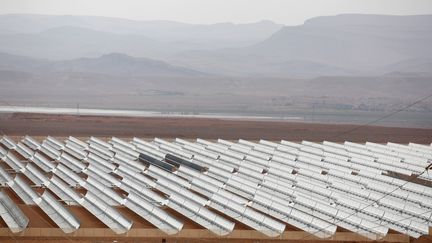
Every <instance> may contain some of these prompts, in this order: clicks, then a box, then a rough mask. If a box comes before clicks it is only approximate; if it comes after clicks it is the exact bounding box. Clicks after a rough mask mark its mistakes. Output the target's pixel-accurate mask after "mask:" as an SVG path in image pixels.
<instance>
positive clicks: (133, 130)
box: [0, 113, 432, 143]
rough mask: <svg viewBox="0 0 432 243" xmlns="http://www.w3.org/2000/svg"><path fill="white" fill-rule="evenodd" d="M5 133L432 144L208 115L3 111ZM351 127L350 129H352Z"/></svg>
mask: <svg viewBox="0 0 432 243" xmlns="http://www.w3.org/2000/svg"><path fill="white" fill-rule="evenodd" d="M0 130H1V131H0V132H2V133H4V134H8V135H17V136H22V135H26V134H27V135H32V136H46V135H52V136H68V135H73V136H83V137H86V136H103V137H110V136H120V137H132V136H137V137H162V138H175V137H179V138H197V137H199V138H207V139H215V138H223V139H238V138H243V139H250V140H256V139H261V138H262V139H268V140H280V139H285V140H291V141H301V140H309V141H322V140H329V141H345V140H349V141H354V142H364V141H374V142H387V141H392V142H398V143H407V142H416V143H431V142H432V129H419V128H396V127H379V126H365V127H360V128H359V126H357V125H333V124H311V123H294V122H278V121H244V120H223V119H206V118H148V117H146V118H138V117H107V116H104V117H101V116H73V115H46V114H23V113H21V114H0ZM348 131H349V132H348Z"/></svg>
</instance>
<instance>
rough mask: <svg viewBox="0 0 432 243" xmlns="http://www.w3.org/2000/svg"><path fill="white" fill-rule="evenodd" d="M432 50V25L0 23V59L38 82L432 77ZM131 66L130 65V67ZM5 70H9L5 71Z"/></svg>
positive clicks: (71, 19) (391, 19)
mask: <svg viewBox="0 0 432 243" xmlns="http://www.w3.org/2000/svg"><path fill="white" fill-rule="evenodd" d="M430 43H432V15H415V16H388V15H361V14H343V15H337V16H324V17H316V18H312V19H309V20H307V21H305V23H304V24H302V25H298V26H282V25H280V24H276V23H273V22H271V21H260V22H257V23H251V24H232V23H220V24H212V25H196V24H185V23H178V22H172V21H135V20H127V19H118V18H107V17H92V16H52V15H30V14H11V15H0V52H2V53H7V54H10V55H18V56H21V58H22V59H24V57H29V58H32V59H33V61H34V59H37V61H36V62H37V63H39V62H41V60H44V61H45V62H47V63H49V64H45V65H38V68H37V70H36V69H34V70H36V71H39V72H40V71H44V72H56V71H65V70H67V71H76V72H78V71H79V72H102V73H108V74H115V75H125V74H131V72H134V73H135V75H139V76H151V75H164V74H163V71H162V70H166V72H167V73H166V75H167V76H171V75H173V74H174V75H177V74H179V73H181V75H190V74H191V75H196V74H200V75H202V74H204V73H205V74H212V75H219V76H232V77H276V78H312V77H319V76H368V75H369V76H370V75H372V76H373V75H383V74H386V73H418V74H421V75H424V74H426V75H429V74H430V73H432V71H431V70H432V48H430ZM112 53H114V54H112ZM0 58H2V57H0ZM6 59H7V58H6ZM15 59H16V57H15ZM8 60H14V58H11V57H9V59H8ZM131 60H133V61H132V63H133V64H130V65H129V64H127V63H128V61H131ZM0 61H1V62H2V66H1V67H2V68H3V70H7V69H5V68H6V67H7V66H8V65H7V63H5V62H6V61H5V60H0ZM33 61H29V60H22V65H24V66H23V67H22V68H21V69H20V70H24V71H34V70H33V69H29V70H26V67H27V66H26V65H28V63H30V65H31V62H33ZM117 62H118V63H117ZM136 62H137V63H139V64H137V65H135V64H136ZM102 63H103V65H102ZM156 63H157V64H156ZM11 65H12V64H11ZM9 66H10V65H9ZM162 66H163V68H161V67H162ZM33 68H34V67H33ZM153 71H154V72H153Z"/></svg>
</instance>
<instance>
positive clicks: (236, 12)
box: [0, 0, 432, 25]
mask: <svg viewBox="0 0 432 243" xmlns="http://www.w3.org/2000/svg"><path fill="white" fill-rule="evenodd" d="M6 13H37V14H77V15H96V16H110V17H122V18H129V19H138V20H175V21H182V22H187V23H218V22H234V23H246V22H256V21H259V20H263V19H269V20H273V21H275V22H278V23H282V24H288V25H295V24H301V23H303V21H304V20H305V19H308V18H311V17H314V16H320V15H335V14H340V13H373V14H397V15H411V14H432V0H0V14H6Z"/></svg>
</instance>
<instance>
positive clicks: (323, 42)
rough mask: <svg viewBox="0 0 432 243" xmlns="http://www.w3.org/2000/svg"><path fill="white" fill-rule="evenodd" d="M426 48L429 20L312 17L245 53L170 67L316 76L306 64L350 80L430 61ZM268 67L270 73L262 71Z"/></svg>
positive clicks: (182, 58) (183, 59) (181, 59)
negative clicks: (287, 66)
mask: <svg viewBox="0 0 432 243" xmlns="http://www.w3.org/2000/svg"><path fill="white" fill-rule="evenodd" d="M430 43H432V15H423V16H381V15H357V14H348V15H338V16H328V17H318V18H314V19H311V20H308V21H306V22H305V24H303V25H300V26H286V27H283V28H282V29H281V30H280V31H278V32H276V33H275V34H273V35H272V36H271V37H270V38H268V39H266V40H264V41H262V42H260V43H258V44H256V45H252V46H249V47H245V48H231V49H223V50H217V51H207V52H205V51H195V52H186V53H182V54H180V55H177V56H176V57H175V58H173V59H172V61H174V62H176V63H181V64H182V65H186V66H189V67H194V68H199V69H201V70H206V71H210V72H211V71H213V69H214V70H224V71H226V72H230V73H231V74H237V75H251V74H252V75H256V73H262V74H265V75H271V74H272V73H274V74H277V73H278V72H279V71H278V70H279V66H280V65H282V64H283V63H286V62H291V61H297V60H302V61H303V62H304V64H305V66H304V67H301V68H300V69H304V72H303V73H298V72H295V71H294V72H291V71H290V70H287V72H286V73H285V74H286V75H290V74H293V75H295V74H297V75H300V76H306V77H307V76H311V75H312V76H313V75H316V74H315V73H314V71H313V70H312V72H309V71H308V67H307V66H310V63H320V64H322V65H328V66H335V67H338V68H339V69H346V70H345V71H346V72H347V73H349V72H350V71H349V70H355V72H354V74H358V73H359V72H364V73H365V74H369V72H371V71H378V72H382V71H383V70H376V69H377V68H379V67H383V66H386V65H390V64H392V63H396V62H400V61H403V60H407V59H414V58H428V57H430V56H432V48H430ZM202 63H204V64H202ZM278 63H279V64H278ZM208 64H210V66H209V65H208ZM272 64H274V70H271V69H269V68H268V66H271V65H272ZM261 67H265V68H261ZM251 70H253V72H254V73H251ZM328 71H329V70H328V69H325V70H324V71H323V72H322V73H321V75H331V74H335V75H338V73H336V72H335V73H333V72H332V71H331V70H330V72H328ZM345 71H344V72H345ZM337 72H339V70H338V71H337Z"/></svg>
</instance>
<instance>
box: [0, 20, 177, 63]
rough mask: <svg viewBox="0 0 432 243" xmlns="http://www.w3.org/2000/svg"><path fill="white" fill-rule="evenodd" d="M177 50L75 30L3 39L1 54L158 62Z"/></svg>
mask: <svg viewBox="0 0 432 243" xmlns="http://www.w3.org/2000/svg"><path fill="white" fill-rule="evenodd" d="M174 50H175V48H173V47H171V46H170V45H167V44H163V43H160V42H157V41H154V40H152V39H150V38H147V37H145V36H141V35H120V34H113V33H108V32H101V31H96V30H91V29H86V28H81V27H72V26H63V27H57V28H53V29H48V30H44V31H42V32H39V33H33V34H30V33H25V34H10V35H3V36H0V51H2V52H7V53H12V54H17V55H23V56H31V57H35V58H48V59H57V60H64V59H73V58H80V57H97V56H100V55H103V54H106V53H111V52H121V53H126V54H134V55H135V56H144V57H153V58H158V57H162V56H166V55H168V54H171V53H172V52H174Z"/></svg>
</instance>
